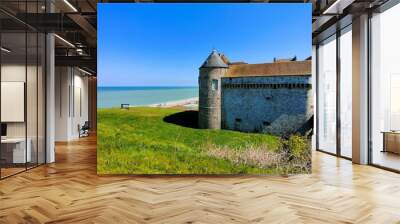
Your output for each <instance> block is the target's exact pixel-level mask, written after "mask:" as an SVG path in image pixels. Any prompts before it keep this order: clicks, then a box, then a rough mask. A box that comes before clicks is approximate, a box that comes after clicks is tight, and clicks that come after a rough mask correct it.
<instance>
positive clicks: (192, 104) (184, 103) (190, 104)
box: [129, 97, 199, 108]
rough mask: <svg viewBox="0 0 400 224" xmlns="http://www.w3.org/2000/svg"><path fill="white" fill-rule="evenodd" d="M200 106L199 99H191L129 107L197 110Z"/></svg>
mask: <svg viewBox="0 0 400 224" xmlns="http://www.w3.org/2000/svg"><path fill="white" fill-rule="evenodd" d="M198 105H199V97H191V98H186V99H182V100H173V101H167V102H163V103H153V104H148V105H130V106H129V107H160V108H170V107H187V108H197V107H198Z"/></svg>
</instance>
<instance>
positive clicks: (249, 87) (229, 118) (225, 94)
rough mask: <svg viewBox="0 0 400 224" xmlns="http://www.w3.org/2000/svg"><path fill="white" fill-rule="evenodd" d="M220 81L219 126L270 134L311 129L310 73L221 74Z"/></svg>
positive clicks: (283, 133) (291, 132)
mask: <svg viewBox="0 0 400 224" xmlns="http://www.w3.org/2000/svg"><path fill="white" fill-rule="evenodd" d="M221 81H222V102H221V107H222V111H221V116H222V117H221V122H222V128H223V129H231V130H238V131H244V132H263V133H269V134H274V135H289V134H294V133H300V134H307V132H308V131H310V130H311V128H312V116H313V105H312V102H313V100H312V91H311V75H306V76H264V77H261V76H259V77H234V78H232V77H231V78H229V77H224V78H222V79H221Z"/></svg>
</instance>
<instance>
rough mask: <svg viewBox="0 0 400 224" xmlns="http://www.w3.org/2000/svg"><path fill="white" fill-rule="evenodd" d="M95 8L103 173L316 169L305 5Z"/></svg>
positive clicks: (308, 8)
mask: <svg viewBox="0 0 400 224" xmlns="http://www.w3.org/2000/svg"><path fill="white" fill-rule="evenodd" d="M98 10H99V13H98V15H99V18H98V23H99V24H98V27H99V39H98V40H99V42H98V61H99V63H98V70H99V72H98V80H99V83H98V148H97V150H98V151H97V162H98V163H97V172H98V174H272V175H288V174H299V173H310V172H311V146H310V144H311V139H310V138H311V135H312V132H313V130H312V127H313V119H314V118H313V97H312V88H313V86H312V80H311V35H309V34H310V33H311V23H310V21H311V5H310V4H99V5H98ZM106 37H107V38H106Z"/></svg>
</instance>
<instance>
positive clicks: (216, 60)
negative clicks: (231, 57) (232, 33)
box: [200, 50, 228, 68]
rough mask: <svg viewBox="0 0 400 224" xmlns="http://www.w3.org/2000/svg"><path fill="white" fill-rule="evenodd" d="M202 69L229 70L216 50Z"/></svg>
mask: <svg viewBox="0 0 400 224" xmlns="http://www.w3.org/2000/svg"><path fill="white" fill-rule="evenodd" d="M200 68H228V65H227V64H225V62H224V61H223V60H222V58H221V56H220V55H219V54H218V52H217V51H216V50H213V51H212V52H211V54H210V55H209V56H208V58H207V59H206V61H205V62H204V63H203V65H202V66H201V67H200Z"/></svg>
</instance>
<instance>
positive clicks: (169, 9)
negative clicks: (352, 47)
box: [98, 3, 311, 86]
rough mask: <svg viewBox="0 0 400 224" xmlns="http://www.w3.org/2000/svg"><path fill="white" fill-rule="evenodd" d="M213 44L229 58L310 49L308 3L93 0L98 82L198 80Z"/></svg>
mask: <svg viewBox="0 0 400 224" xmlns="http://www.w3.org/2000/svg"><path fill="white" fill-rule="evenodd" d="M213 48H216V49H217V50H218V51H220V52H222V53H224V54H225V55H227V56H228V58H229V59H230V61H245V62H248V63H264V62H270V61H272V60H273V58H274V57H277V58H288V57H292V56H294V55H296V56H297V58H298V59H305V58H307V57H309V56H310V55H311V4H293V3H292V4H262V3H260V4H129V3H127V4H107V3H103V4H98V79H99V86H197V77H198V68H199V67H200V65H201V64H202V63H203V61H204V60H205V59H206V57H207V56H208V54H209V53H210V52H211V50H212V49H213Z"/></svg>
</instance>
